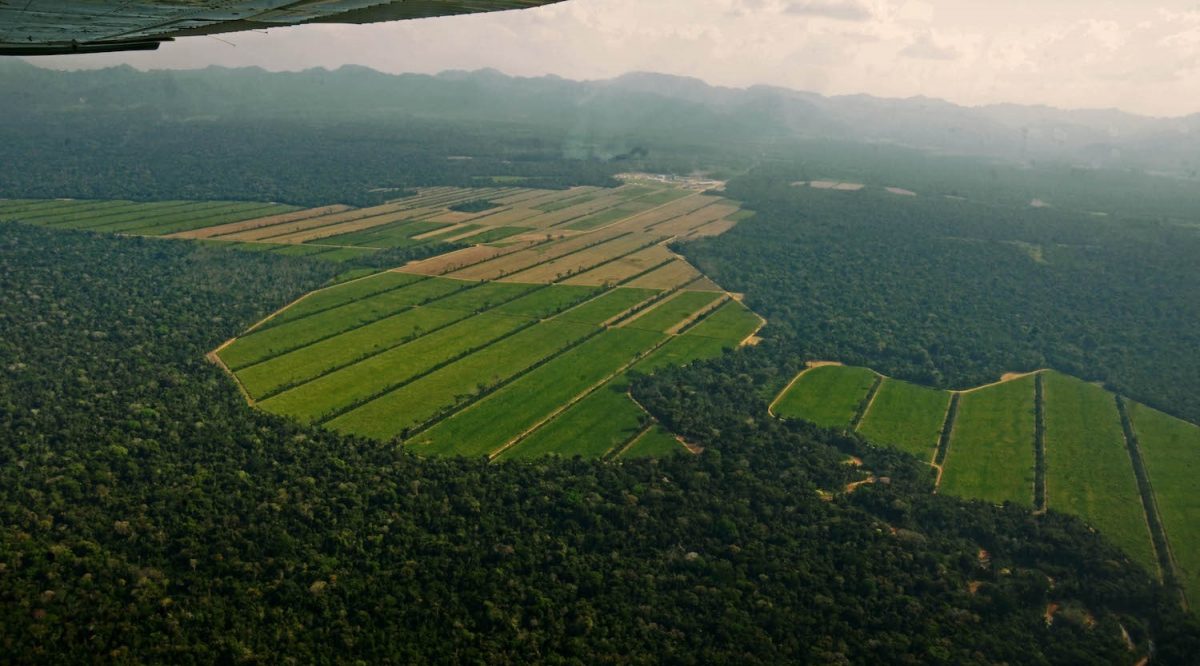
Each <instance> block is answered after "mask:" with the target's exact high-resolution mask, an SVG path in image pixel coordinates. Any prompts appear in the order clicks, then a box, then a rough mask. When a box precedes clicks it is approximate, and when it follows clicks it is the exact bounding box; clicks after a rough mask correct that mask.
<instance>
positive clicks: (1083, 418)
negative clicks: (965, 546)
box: [1043, 372, 1158, 571]
mask: <svg viewBox="0 0 1200 666" xmlns="http://www.w3.org/2000/svg"><path fill="white" fill-rule="evenodd" d="M1043 386H1044V399H1045V407H1044V409H1045V413H1046V495H1047V506H1049V507H1050V508H1051V509H1057V510H1059V511H1064V512H1066V513H1072V514H1075V515H1077V516H1081V517H1082V518H1083V519H1084V520H1086V521H1087V522H1088V523H1090V524H1092V525H1094V526H1095V527H1097V528H1098V529H1099V530H1100V531H1101V532H1103V533H1104V534H1105V535H1107V536H1108V537H1109V538H1111V539H1112V540H1113V541H1114V542H1116V543H1117V545H1119V546H1121V548H1123V549H1124V550H1125V552H1126V553H1129V555H1130V556H1132V557H1133V558H1134V559H1135V560H1137V561H1138V562H1140V563H1141V564H1142V565H1143V566H1145V567H1146V568H1147V569H1149V570H1150V571H1157V568H1158V565H1157V560H1156V558H1155V555H1154V546H1153V542H1152V540H1151V537H1150V530H1149V527H1148V526H1147V524H1146V514H1145V512H1144V511H1143V510H1142V500H1141V496H1140V495H1139V494H1138V488H1137V481H1136V479H1135V477H1134V474H1133V463H1132V462H1131V461H1130V458H1129V453H1128V451H1127V449H1126V446H1125V434H1124V432H1123V431H1122V429H1121V416H1120V413H1119V412H1118V411H1117V404H1116V401H1115V397H1114V396H1113V394H1111V393H1109V392H1108V391H1105V390H1104V389H1103V388H1100V387H1099V386H1095V385H1092V384H1088V383H1087V382H1084V381H1081V380H1079V379H1075V378H1074V377H1068V376H1066V375H1063V374H1060V373H1057V372H1046V373H1044V374H1043Z"/></svg>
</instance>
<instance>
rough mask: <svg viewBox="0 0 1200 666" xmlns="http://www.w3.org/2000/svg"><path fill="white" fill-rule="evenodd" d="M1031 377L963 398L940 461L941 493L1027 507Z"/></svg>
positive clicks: (1030, 496) (1031, 453)
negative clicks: (941, 461)
mask: <svg viewBox="0 0 1200 666" xmlns="http://www.w3.org/2000/svg"><path fill="white" fill-rule="evenodd" d="M1036 420H1037V419H1036V413H1035V407H1034V377H1033V376H1032V375H1030V376H1027V377H1022V378H1021V379H1017V380H1013V381H1010V382H1004V383H1003V384H997V385H995V386H990V387H987V388H983V389H979V390H977V391H971V392H968V393H964V394H963V395H962V397H961V398H960V399H959V405H958V415H957V417H956V418H955V422H954V425H953V430H952V433H951V436H950V449H949V452H948V453H947V455H946V460H945V461H944V465H945V467H944V469H945V471H944V472H943V475H942V484H941V489H942V491H944V492H946V493H947V494H951V495H957V496H959V497H967V498H978V499H983V500H987V501H989V502H994V503H996V504H1000V503H1002V502H1005V501H1011V502H1015V503H1017V504H1021V505H1023V506H1033V477H1034V437H1035V430H1036V423H1035V422H1036Z"/></svg>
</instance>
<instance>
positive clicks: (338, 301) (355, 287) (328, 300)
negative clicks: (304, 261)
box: [255, 245, 429, 330]
mask: <svg viewBox="0 0 1200 666" xmlns="http://www.w3.org/2000/svg"><path fill="white" fill-rule="evenodd" d="M292 247H304V246H302V245H301V246H292ZM427 279H429V278H426V277H424V276H421V275H410V274H408V273H396V272H393V271H387V272H383V273H376V274H374V275H372V276H370V277H366V278H363V279H361V280H355V281H354V282H347V283H345V284H339V285H335V286H333V287H327V288H325V289H321V290H318V291H314V292H311V293H310V294H309V295H307V296H305V297H304V298H302V299H300V300H298V301H296V303H294V304H293V305H292V306H291V307H290V308H288V309H286V310H284V311H282V312H280V313H278V314H277V315H276V316H275V317H273V318H272V319H271V320H270V321H268V322H265V323H263V324H261V325H259V326H258V327H257V328H256V329H255V330H261V329H266V328H270V327H271V326H278V325H279V324H282V323H284V322H288V321H292V320H294V319H300V318H302V317H309V316H312V315H314V314H317V313H320V312H324V311H325V310H329V309H332V308H336V307H338V306H342V305H346V304H347V303H351V302H354V301H357V300H361V299H363V298H367V297H368V296H374V295H375V294H380V293H383V292H385V291H391V290H392V289H399V288H400V287H405V286H408V285H410V284H413V283H414V282H420V281H422V280H427Z"/></svg>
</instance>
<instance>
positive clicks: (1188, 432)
mask: <svg viewBox="0 0 1200 666" xmlns="http://www.w3.org/2000/svg"><path fill="white" fill-rule="evenodd" d="M1129 404H1130V409H1129V414H1130V420H1131V421H1133V427H1134V431H1135V432H1136V433H1137V439H1138V446H1139V448H1140V450H1141V453H1142V460H1143V461H1144V462H1145V464H1146V474H1147V475H1148V476H1149V477H1150V485H1151V486H1152V487H1153V488H1154V496H1155V498H1156V499H1157V501H1158V512H1159V514H1160V515H1161V516H1162V522H1163V527H1164V528H1165V530H1166V532H1167V540H1168V542H1169V543H1170V547H1171V554H1172V555H1173V557H1174V560H1175V564H1176V566H1177V567H1178V569H1179V575H1180V578H1181V581H1180V582H1181V583H1183V586H1184V590H1185V591H1186V593H1187V596H1188V601H1189V602H1191V605H1192V608H1193V609H1195V608H1196V607H1197V604H1200V493H1197V492H1196V479H1198V478H1200V427H1197V426H1195V425H1193V424H1191V423H1187V422H1186V421H1180V420H1179V419H1177V418H1174V417H1172V416H1168V415H1166V414H1164V413H1162V412H1160V411H1158V410H1155V409H1151V408H1149V407H1146V406H1144V405H1139V404H1136V403H1129Z"/></svg>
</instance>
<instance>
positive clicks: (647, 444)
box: [617, 425, 686, 459]
mask: <svg viewBox="0 0 1200 666" xmlns="http://www.w3.org/2000/svg"><path fill="white" fill-rule="evenodd" d="M685 450H686V449H684V448H683V445H682V444H680V443H679V440H677V439H675V436H674V435H672V434H671V433H670V432H669V431H668V430H667V429H666V428H664V427H662V426H657V425H656V426H654V427H652V428H650V429H649V430H647V431H646V434H644V435H642V436H641V437H638V438H637V439H636V440H634V442H633V444H631V445H630V446H629V448H627V449H625V450H624V451H622V452H620V453H619V454H618V455H617V457H618V458H620V459H627V458H662V457H665V456H669V455H675V454H677V453H683V452H684V451H685Z"/></svg>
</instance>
